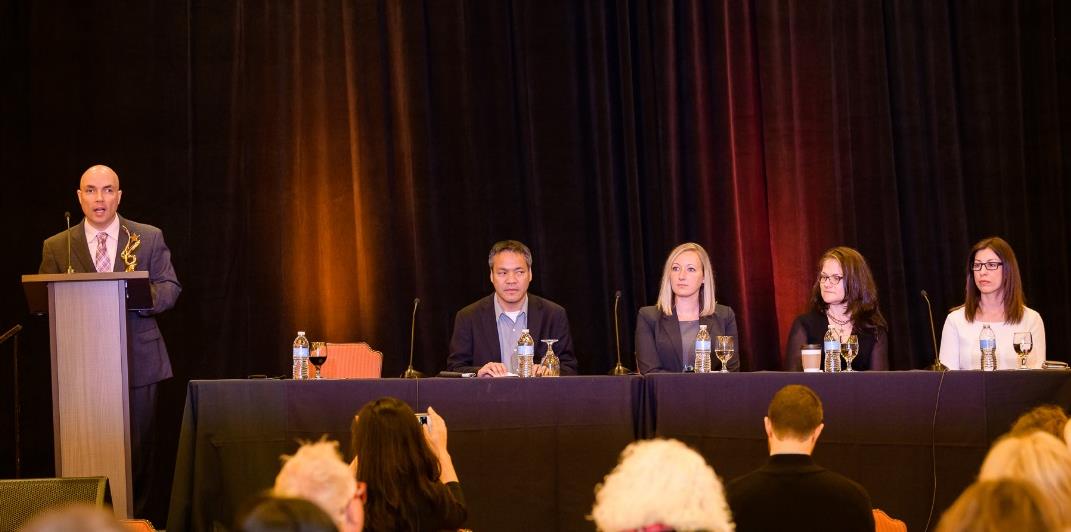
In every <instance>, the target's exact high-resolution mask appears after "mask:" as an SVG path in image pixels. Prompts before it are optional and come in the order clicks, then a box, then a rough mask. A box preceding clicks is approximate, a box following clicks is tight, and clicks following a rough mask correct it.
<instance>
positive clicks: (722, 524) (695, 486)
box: [591, 439, 733, 532]
mask: <svg viewBox="0 0 1071 532" xmlns="http://www.w3.org/2000/svg"><path fill="white" fill-rule="evenodd" d="M591 518H592V519H593V520H594V521H595V526H596V527H598V529H599V530H604V531H608V532H616V531H620V530H707V531H710V532H722V531H725V532H731V531H732V530H733V521H732V516H731V515H730V514H729V507H728V505H727V504H726V502H725V495H724V493H723V491H722V485H721V481H720V480H718V477H717V475H715V474H714V469H713V468H711V467H710V466H709V465H707V463H706V461H705V460H703V457H702V456H700V455H699V453H697V452H695V451H693V450H692V449H689V448H688V446H686V445H684V444H683V443H681V442H679V441H677V440H663V439H656V440H643V441H637V442H633V443H631V444H629V446H628V447H625V450H624V451H622V452H621V460H620V461H619V462H618V464H617V467H615V468H614V470H613V471H611V472H610V474H608V475H606V478H605V479H604V480H603V482H602V484H600V485H599V486H597V487H596V488H595V506H594V507H593V508H592V510H591Z"/></svg>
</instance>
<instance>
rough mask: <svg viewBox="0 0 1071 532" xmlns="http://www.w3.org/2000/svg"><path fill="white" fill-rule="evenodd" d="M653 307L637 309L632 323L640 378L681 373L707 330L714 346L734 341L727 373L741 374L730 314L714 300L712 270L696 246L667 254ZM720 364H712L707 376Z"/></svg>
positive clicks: (692, 360) (733, 318)
mask: <svg viewBox="0 0 1071 532" xmlns="http://www.w3.org/2000/svg"><path fill="white" fill-rule="evenodd" d="M660 286H661V289H660V290H659V292H658V301H657V303H656V304H654V305H651V306H649V307H643V308H641V309H640V313H639V316H637V318H636V366H637V367H638V368H639V370H640V373H642V374H647V373H680V372H682V371H684V369H685V368H686V367H687V368H691V367H692V366H693V365H694V364H695V335H696V334H697V333H698V332H699V326H700V325H706V326H707V331H708V332H709V333H710V339H711V340H712V341H713V340H714V337H716V336H732V337H733V344H734V345H735V346H736V354H735V355H734V356H733V357H732V358H730V359H729V361H728V362H727V363H726V367H727V368H728V369H729V371H737V370H739V369H740V356H739V353H740V343H739V342H737V333H736V315H735V314H733V309H731V308H729V307H727V306H725V305H721V304H719V303H717V302H716V301H715V300H714V268H713V267H712V266H711V264H710V256H709V255H707V252H706V250H704V249H703V246H700V245H699V244H696V243H693V242H688V243H685V244H681V245H679V246H677V247H676V248H674V249H673V251H671V252H670V253H669V257H668V258H666V265H665V267H664V268H662V283H661V284H660ZM720 369H721V361H720V360H718V359H717V358H714V359H713V360H711V370H712V371H718V370H720Z"/></svg>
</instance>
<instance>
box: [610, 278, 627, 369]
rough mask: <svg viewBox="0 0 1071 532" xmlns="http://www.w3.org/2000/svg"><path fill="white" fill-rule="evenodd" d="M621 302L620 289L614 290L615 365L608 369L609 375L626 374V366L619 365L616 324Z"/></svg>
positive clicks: (619, 350) (618, 333)
mask: <svg viewBox="0 0 1071 532" xmlns="http://www.w3.org/2000/svg"><path fill="white" fill-rule="evenodd" d="M620 302H621V291H620V290H618V291H616V292H614V341H615V342H616V343H617V365H616V366H614V369H612V370H610V375H628V374H629V373H630V372H629V370H628V368H626V367H625V366H622V365H621V331H620V330H619V329H618V326H617V305H618V303H620Z"/></svg>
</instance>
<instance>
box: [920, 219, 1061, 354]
mask: <svg viewBox="0 0 1071 532" xmlns="http://www.w3.org/2000/svg"><path fill="white" fill-rule="evenodd" d="M965 291H966V301H964V303H963V305H962V306H960V307H956V308H955V309H953V310H952V312H950V313H949V314H948V318H946V319H945V327H944V330H943V331H942V332H941V363H943V364H944V365H946V366H948V368H949V369H980V368H981V357H982V353H981V350H980V349H979V347H978V336H979V335H980V334H981V333H982V326H983V325H989V327H990V328H991V329H993V332H994V333H996V337H997V369H1014V368H1017V367H1019V357H1018V355H1016V353H1015V347H1014V346H1013V345H1012V338H1013V337H1014V335H1015V333H1017V332H1029V333H1031V336H1032V337H1033V342H1034V345H1033V349H1032V350H1031V351H1030V356H1029V357H1028V358H1027V362H1026V365H1027V367H1030V368H1040V367H1041V365H1042V362H1044V361H1045V324H1044V323H1042V321H1041V315H1040V314H1038V313H1037V311H1035V310H1034V309H1031V308H1029V307H1027V306H1026V299H1025V297H1024V295H1023V282H1022V279H1021V278H1020V277H1019V262H1018V261H1016V260H1015V252H1014V251H1012V248H1011V246H1010V245H1008V243H1007V242H1005V241H1004V239H1002V238H1000V237H990V238H986V239H984V240H982V241H981V242H978V243H977V244H975V245H974V247H972V248H971V251H970V253H969V254H968V256H967V287H966V290H965Z"/></svg>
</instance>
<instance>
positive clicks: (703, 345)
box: [695, 340, 710, 351]
mask: <svg viewBox="0 0 1071 532" xmlns="http://www.w3.org/2000/svg"><path fill="white" fill-rule="evenodd" d="M695 350H696V351H710V340H696V341H695Z"/></svg>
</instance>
